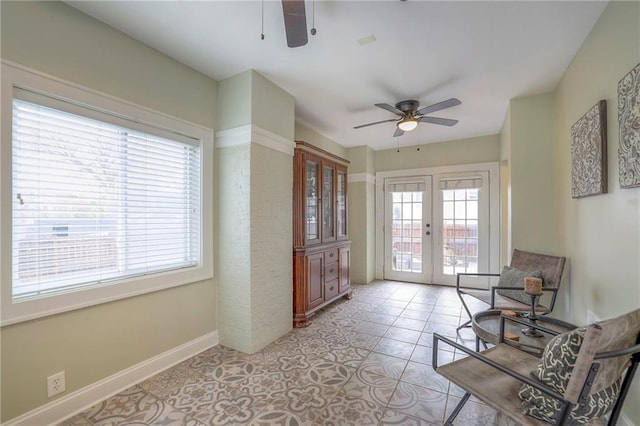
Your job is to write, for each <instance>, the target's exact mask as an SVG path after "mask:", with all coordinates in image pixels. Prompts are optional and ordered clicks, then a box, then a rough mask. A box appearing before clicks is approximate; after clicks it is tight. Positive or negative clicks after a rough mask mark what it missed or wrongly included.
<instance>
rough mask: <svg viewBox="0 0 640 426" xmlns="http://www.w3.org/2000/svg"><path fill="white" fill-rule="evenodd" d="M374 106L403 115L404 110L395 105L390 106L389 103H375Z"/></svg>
mask: <svg viewBox="0 0 640 426" xmlns="http://www.w3.org/2000/svg"><path fill="white" fill-rule="evenodd" d="M376 106H377V107H378V108H382V109H386V110H387V111H389V112H392V113H394V114H396V115H399V116H400V117H404V112H402V111H400V110H399V109H398V108H396V107H392V106H391V105H389V104H376Z"/></svg>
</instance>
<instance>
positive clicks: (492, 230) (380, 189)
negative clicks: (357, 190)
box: [375, 162, 501, 284]
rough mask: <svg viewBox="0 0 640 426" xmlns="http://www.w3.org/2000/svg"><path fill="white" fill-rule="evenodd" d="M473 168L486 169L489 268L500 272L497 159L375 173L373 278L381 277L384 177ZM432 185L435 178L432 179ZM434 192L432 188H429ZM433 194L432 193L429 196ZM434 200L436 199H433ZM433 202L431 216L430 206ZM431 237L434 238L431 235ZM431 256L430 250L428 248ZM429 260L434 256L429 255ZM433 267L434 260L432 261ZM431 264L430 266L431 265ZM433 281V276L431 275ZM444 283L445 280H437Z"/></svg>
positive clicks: (429, 173)
mask: <svg viewBox="0 0 640 426" xmlns="http://www.w3.org/2000/svg"><path fill="white" fill-rule="evenodd" d="M473 172H489V183H488V184H489V259H488V265H489V270H488V271H480V272H490V273H499V272H500V258H501V257H500V232H501V229H500V222H501V220H500V215H501V208H500V163H499V162H490V163H477V164H461V165H454V166H442V167H427V168H422V169H407V170H392V171H384V172H377V173H376V187H375V192H376V198H375V205H376V214H375V235H376V240H375V241H376V244H375V245H376V264H375V277H376V279H380V280H382V279H384V278H383V277H384V252H385V250H384V240H385V238H384V236H385V232H384V225H385V193H384V180H385V179H387V178H400V177H408V176H421V175H424V176H433V177H435V176H436V175H443V174H451V173H453V174H455V173H473ZM431 182H432V185H435V182H437V179H434V178H432V179H431ZM432 192H433V191H432ZM432 198H433V197H432ZM432 201H435V200H432ZM431 204H432V206H431V208H432V218H433V208H434V203H433V202H432V203H431ZM431 241H434V239H432V240H431ZM431 253H432V254H431V256H433V250H431ZM430 260H431V262H433V261H434V259H433V258H432V259H430ZM432 265H433V268H435V264H433V263H432ZM433 268H432V269H433ZM429 281H431V282H433V276H432V277H431V278H430V280H429ZM437 284H444V283H437Z"/></svg>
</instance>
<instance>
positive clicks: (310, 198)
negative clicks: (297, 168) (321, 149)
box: [304, 160, 320, 243]
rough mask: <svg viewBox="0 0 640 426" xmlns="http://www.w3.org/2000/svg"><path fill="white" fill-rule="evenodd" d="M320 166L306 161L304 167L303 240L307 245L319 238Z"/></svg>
mask: <svg viewBox="0 0 640 426" xmlns="http://www.w3.org/2000/svg"><path fill="white" fill-rule="evenodd" d="M319 168H320V164H319V163H317V162H315V161H310V160H307V162H306V166H305V179H306V184H305V190H306V192H305V212H304V213H305V240H306V242H307V243H309V242H310V241H313V240H318V239H319V238H320V223H319V222H318V216H319V213H320V212H319V206H318V200H319V196H318V185H319V180H318V177H319V176H318V175H319V173H318V172H319Z"/></svg>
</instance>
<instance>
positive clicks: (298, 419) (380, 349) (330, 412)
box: [61, 281, 508, 426]
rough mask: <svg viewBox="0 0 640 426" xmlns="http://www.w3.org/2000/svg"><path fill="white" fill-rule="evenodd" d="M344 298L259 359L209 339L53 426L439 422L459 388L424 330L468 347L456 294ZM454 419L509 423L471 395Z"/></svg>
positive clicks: (421, 290) (371, 289)
mask: <svg viewBox="0 0 640 426" xmlns="http://www.w3.org/2000/svg"><path fill="white" fill-rule="evenodd" d="M353 293H354V295H353V296H354V297H353V299H352V300H350V301H347V300H344V299H341V300H340V301H338V302H336V303H334V304H332V305H331V306H329V307H327V308H325V309H323V310H322V311H321V312H319V313H318V314H317V315H316V316H315V317H314V320H313V323H312V324H311V325H310V326H309V327H307V328H304V329H294V330H293V331H292V332H290V333H288V334H287V335H285V336H283V337H282V338H280V339H278V340H277V341H276V342H274V343H273V344H271V345H269V346H268V347H266V348H265V349H263V350H261V351H260V352H258V353H256V354H253V355H247V354H243V353H241V352H238V351H235V350H232V349H229V348H225V347H223V346H216V347H214V348H211V349H209V350H207V351H204V352H202V353H200V354H198V355H196V356H194V357H193V358H190V359H188V360H186V361H184V362H182V363H180V364H178V365H176V366H174V367H172V368H170V369H168V370H165V371H164V372H162V373H160V374H158V375H156V376H154V377H152V378H150V379H148V380H146V381H144V382H142V383H139V384H137V385H135V386H133V387H131V388H129V389H127V390H125V391H123V392H121V393H119V394H117V395H115V396H113V397H111V398H109V399H107V400H105V401H102V402H101V403H99V404H96V405H95V406H93V407H91V408H90V409H88V410H86V411H84V412H82V413H80V414H79V415H77V416H75V417H73V418H71V419H69V420H67V421H65V422H63V423H61V425H64V426H71V425H74V426H80V425H92V426H93V425H100V426H106V425H175V426H181V425H188V426H203V425H283V426H285V425H286V426H294V425H441V424H443V422H444V419H445V415H446V414H448V413H449V412H450V411H451V410H452V409H453V407H455V405H456V403H457V402H458V401H459V399H460V397H461V396H462V394H463V392H461V390H460V389H459V388H457V387H456V386H455V385H453V384H450V383H449V382H448V381H447V380H446V379H444V378H442V377H441V376H439V375H438V374H436V373H435V372H434V371H433V369H432V367H431V353H432V349H431V347H432V335H433V332H438V333H440V334H443V335H445V336H450V337H452V338H454V339H456V340H457V341H458V342H460V343H462V344H464V345H466V346H468V347H470V348H474V347H475V336H474V335H473V332H472V331H471V330H470V329H463V330H461V331H460V332H456V326H457V325H458V324H459V323H460V321H461V312H462V309H461V305H460V302H459V300H458V297H457V296H456V294H455V290H454V289H453V288H450V287H441V286H434V285H420V284H409V283H400V282H392V281H379V282H374V283H372V284H368V285H354V286H353ZM464 318H465V317H464V316H462V320H463V321H464ZM450 350H452V348H450ZM459 356H462V355H460V354H457V353H456V352H455V351H447V350H445V348H443V349H442V350H441V354H440V358H439V359H442V360H443V361H446V360H453V359H456V357H459ZM456 424H459V425H506V424H508V422H507V420H506V419H504V418H501V417H500V416H498V415H497V414H496V413H495V411H493V410H492V409H490V408H488V407H487V406H485V405H483V404H482V403H480V402H478V401H477V400H473V399H471V400H470V401H469V402H468V403H467V404H466V405H465V408H464V409H463V410H462V412H461V413H460V415H459V416H458V418H457V419H456Z"/></svg>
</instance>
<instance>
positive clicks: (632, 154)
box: [618, 64, 640, 188]
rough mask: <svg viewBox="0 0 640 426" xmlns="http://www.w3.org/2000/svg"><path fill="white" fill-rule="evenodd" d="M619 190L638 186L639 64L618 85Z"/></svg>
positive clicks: (639, 167)
mask: <svg viewBox="0 0 640 426" xmlns="http://www.w3.org/2000/svg"><path fill="white" fill-rule="evenodd" d="M618 125H619V127H620V129H619V146H618V165H619V180H620V188H633V187H636V186H640V64H638V65H636V67H635V68H634V69H632V70H631V71H630V72H629V74H627V75H625V76H624V77H623V78H622V80H620V82H619V83H618Z"/></svg>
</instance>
